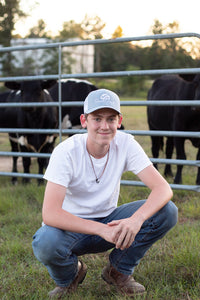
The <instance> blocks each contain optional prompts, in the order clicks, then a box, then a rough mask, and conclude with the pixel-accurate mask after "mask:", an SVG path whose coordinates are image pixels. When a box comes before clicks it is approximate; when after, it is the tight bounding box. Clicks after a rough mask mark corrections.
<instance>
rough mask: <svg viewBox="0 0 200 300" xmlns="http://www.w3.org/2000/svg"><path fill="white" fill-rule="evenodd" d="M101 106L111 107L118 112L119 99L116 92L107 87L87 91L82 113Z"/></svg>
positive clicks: (92, 110)
mask: <svg viewBox="0 0 200 300" xmlns="http://www.w3.org/2000/svg"><path fill="white" fill-rule="evenodd" d="M101 108H111V109H114V110H115V111H117V112H118V113H120V99H119V97H118V96H117V94H115V93H114V92H112V91H110V90H107V89H98V90H95V91H92V92H91V93H89V94H88V96H87V97H86V99H85V101H84V114H89V113H92V112H94V111H95V110H98V109H101Z"/></svg>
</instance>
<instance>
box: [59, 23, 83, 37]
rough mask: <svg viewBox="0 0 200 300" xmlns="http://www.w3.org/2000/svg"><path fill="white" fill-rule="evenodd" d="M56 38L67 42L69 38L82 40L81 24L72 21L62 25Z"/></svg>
mask: <svg viewBox="0 0 200 300" xmlns="http://www.w3.org/2000/svg"><path fill="white" fill-rule="evenodd" d="M58 38H59V39H60V40H68V39H71V38H81V39H82V38H83V29H82V27H81V24H79V23H76V22H75V21H74V20H70V21H68V22H64V23H63V28H62V30H60V31H59V36H58Z"/></svg>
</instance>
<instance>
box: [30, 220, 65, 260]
mask: <svg viewBox="0 0 200 300" xmlns="http://www.w3.org/2000/svg"><path fill="white" fill-rule="evenodd" d="M49 229H50V230H49ZM60 233H62V231H61V230H60ZM60 242H61V236H60V234H59V230H57V229H56V228H53V227H49V226H46V225H45V226H43V227H41V228H40V229H39V230H38V231H37V232H36V233H35V235H34V236H33V242H32V247H33V252H34V255H35V256H36V258H37V259H38V260H39V261H40V262H42V263H43V264H45V265H46V264H48V263H49V262H51V261H52V260H54V259H55V257H57V256H58V255H59V245H60Z"/></svg>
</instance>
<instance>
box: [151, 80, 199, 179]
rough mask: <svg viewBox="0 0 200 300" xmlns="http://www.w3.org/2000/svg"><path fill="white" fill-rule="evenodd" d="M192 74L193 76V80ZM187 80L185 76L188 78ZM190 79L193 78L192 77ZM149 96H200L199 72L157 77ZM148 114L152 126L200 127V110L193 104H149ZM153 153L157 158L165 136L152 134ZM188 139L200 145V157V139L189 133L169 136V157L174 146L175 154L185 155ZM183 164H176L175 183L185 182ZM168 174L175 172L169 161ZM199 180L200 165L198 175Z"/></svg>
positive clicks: (178, 97) (178, 157)
mask: <svg viewBox="0 0 200 300" xmlns="http://www.w3.org/2000/svg"><path fill="white" fill-rule="evenodd" d="M191 77H192V79H193V80H191ZM184 78H185V79H186V80H185V79H184ZM189 80H191V81H189ZM148 100H200V75H199V74H198V75H194V76H191V75H190V76H186V77H184V76H182V77H181V76H178V75H164V76H161V77H160V78H158V79H156V80H155V81H154V83H153V85H152V87H151V89H150V90H149V92H148ZM147 117H148V124H149V129H150V130H167V131H171V130H172V131H200V110H199V107H193V106H171V107H170V106H149V107H148V108H147ZM151 139H152V155H153V157H154V158H158V156H159V149H160V148H161V147H162V146H163V137H156V136H155V137H154V136H152V137H151ZM186 139H189V140H190V141H191V142H192V144H193V146H194V147H196V148H198V152H197V157H196V159H197V160H199V159H200V139H199V138H190V137H174V138H173V137H168V138H167V146H166V158H171V156H172V153H173V147H174V146H175V148H176V158H177V159H186V154H185V150H184V143H185V140H186ZM182 168H183V166H182V165H178V166H177V172H176V176H175V179H174V183H177V184H179V183H182ZM165 175H172V172H171V168H170V165H166V167H165ZM196 184H200V168H198V174H197V178H196Z"/></svg>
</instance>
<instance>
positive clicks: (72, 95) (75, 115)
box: [49, 79, 97, 128]
mask: <svg viewBox="0 0 200 300" xmlns="http://www.w3.org/2000/svg"><path fill="white" fill-rule="evenodd" d="M58 89H59V86H58V83H57V84H56V85H54V86H53V87H52V88H50V89H49V92H50V94H51V97H52V98H53V100H54V101H58V95H59V93H58ZM94 90H97V87H96V86H95V85H93V84H92V83H90V82H89V81H86V80H77V79H69V80H62V81H61V95H62V101H84V100H85V98H86V97H87V95H88V94H89V93H90V92H92V91H94ZM82 113H83V107H82V106H70V107H69V106H63V107H62V120H63V119H64V117H65V116H68V118H69V119H68V121H69V123H68V125H67V126H64V127H67V128H70V127H72V126H77V125H80V115H81V114H82Z"/></svg>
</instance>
